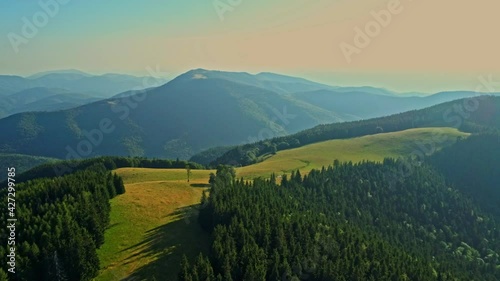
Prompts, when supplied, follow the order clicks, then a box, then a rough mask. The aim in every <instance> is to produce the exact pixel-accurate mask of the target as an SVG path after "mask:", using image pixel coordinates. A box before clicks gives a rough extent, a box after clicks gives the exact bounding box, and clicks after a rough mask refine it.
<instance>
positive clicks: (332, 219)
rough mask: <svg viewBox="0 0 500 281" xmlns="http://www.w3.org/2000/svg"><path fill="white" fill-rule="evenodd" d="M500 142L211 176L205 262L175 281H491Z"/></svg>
mask: <svg viewBox="0 0 500 281" xmlns="http://www.w3.org/2000/svg"><path fill="white" fill-rule="evenodd" d="M498 140H499V138H498V135H497V134H481V135H474V136H472V137H470V138H469V139H467V140H461V141H459V142H457V143H456V144H455V145H453V146H451V147H449V148H446V149H443V150H442V151H440V152H438V153H437V154H435V155H434V156H432V157H430V158H428V159H426V162H418V161H417V160H415V159H414V160H412V159H399V160H394V159H386V160H384V161H383V163H373V162H363V163H359V164H353V163H339V162H338V161H333V163H332V165H331V166H329V167H324V168H323V169H321V170H313V171H311V172H310V173H309V174H308V175H304V176H302V175H301V174H300V172H299V171H297V172H294V173H292V174H291V176H290V177H286V176H283V177H277V176H275V175H273V176H272V177H271V178H270V179H267V180H262V179H256V180H254V181H253V182H248V181H244V180H243V179H236V178H235V172H234V170H233V169H232V168H231V167H229V166H219V167H218V169H217V173H216V174H215V175H212V177H211V181H210V182H211V191H210V196H208V197H207V196H204V197H203V198H202V203H201V209H200V214H199V223H200V224H201V225H202V226H203V228H204V229H206V231H208V232H210V233H211V234H212V238H213V241H212V245H211V251H210V253H209V255H208V256H204V255H202V254H200V255H199V256H198V257H197V258H196V259H194V260H188V259H187V258H184V259H183V262H182V264H181V271H180V273H179V280H182V281H183V280H190V281H198V280H235V281H236V280H478V281H479V280H481V281H483V280H492V281H493V280H500V254H499V253H500V216H499V215H498V214H499V213H498V212H497V208H498V207H497V206H498V205H495V202H498V196H496V197H495V195H498V185H497V184H496V185H495V183H498V169H495V167H498V161H499V159H500V158H499V157H497V156H498V152H499V149H498V147H499V146H498V144H499V141H498ZM478 147H481V149H478ZM478 150H479V152H478V153H475V152H477V151H478ZM487 153H489V154H490V155H489V156H487V157H486V158H484V157H483V156H486V154H487ZM480 159H484V160H488V159H489V160H488V161H483V162H480V161H479V160H480ZM473 165H475V167H473ZM471 169H472V171H471ZM467 170H469V172H470V173H474V171H476V172H477V174H476V177H470V175H469V174H468V173H467ZM460 175H462V176H460ZM474 181H476V182H474ZM473 194H475V196H474V195H473ZM495 207H496V208H495Z"/></svg>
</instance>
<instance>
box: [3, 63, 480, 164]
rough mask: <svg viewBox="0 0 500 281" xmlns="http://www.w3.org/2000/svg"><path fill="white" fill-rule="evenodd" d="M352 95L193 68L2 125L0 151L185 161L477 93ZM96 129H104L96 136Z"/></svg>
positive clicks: (297, 81)
mask: <svg viewBox="0 0 500 281" xmlns="http://www.w3.org/2000/svg"><path fill="white" fill-rule="evenodd" d="M50 75H51V74H50ZM77 75H78V74H77ZM43 77H44V76H42V77H41V78H43ZM41 78H38V79H41ZM14 80H15V78H14ZM0 81H1V79H0ZM0 87H1V84H0ZM353 89H354V88H348V89H347V90H346V89H344V88H341V87H332V86H328V85H324V84H319V83H315V82H312V81H309V80H306V79H302V78H295V77H290V76H284V75H279V74H270V73H260V74H257V75H252V74H248V73H232V72H223V71H210V70H204V69H196V70H191V71H188V72H186V73H184V74H182V75H179V76H178V77H176V78H175V79H173V80H172V81H170V82H168V83H166V84H164V85H163V86H160V87H156V88H151V89H147V90H145V91H141V92H139V93H137V92H130V91H129V92H124V93H121V94H118V95H116V96H115V97H112V98H109V99H106V100H99V101H95V102H92V103H90V104H86V105H83V106H79V107H76V108H71V109H66V110H61V111H56V112H29V113H22V114H16V115H13V116H10V117H8V118H4V119H0V130H3V131H8V132H10V133H9V134H6V135H2V136H0V152H4V153H21V154H30V155H38V156H48V157H55V158H66V157H68V156H69V157H75V155H76V156H81V157H92V156H98V155H116V156H147V157H164V158H173V159H175V158H181V159H188V158H189V157H191V156H192V155H194V154H196V153H198V152H201V151H203V150H205V149H209V148H212V147H217V146H226V145H239V144H242V143H252V142H256V141H259V140H263V139H269V138H274V137H280V136H285V135H289V134H293V133H296V132H299V131H302V130H305V129H308V128H312V127H314V126H316V125H319V124H330V123H336V122H343V121H354V120H360V119H368V118H371V117H379V116H386V115H391V114H396V113H400V112H403V111H408V110H414V109H420V108H424V107H427V106H430V105H434V104H436V103H440V102H442V101H447V100H455V99H457V98H460V97H463V96H474V95H476V93H473V92H463V93H445V94H440V95H437V96H430V97H425V98H419V97H417V98H415V97H413V98H405V97H395V96H393V95H391V94H390V92H386V91H384V90H377V89H376V88H372V90H374V91H375V92H377V93H371V92H363V91H362V90H361V89H368V90H369V89H371V88H370V87H367V88H355V89H359V90H353ZM351 90H352V91H351ZM384 93H387V94H384ZM102 124H104V125H103V126H104V127H106V128H104V130H101V132H100V133H99V132H96V131H99V130H100V129H101V127H102V126H101V125H102ZM107 129H109V132H104V131H106V130H107ZM47 143H50V144H51V145H50V146H47V145H46V144H47ZM78 151H80V152H81V153H80V152H78Z"/></svg>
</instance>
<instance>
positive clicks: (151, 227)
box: [96, 168, 213, 280]
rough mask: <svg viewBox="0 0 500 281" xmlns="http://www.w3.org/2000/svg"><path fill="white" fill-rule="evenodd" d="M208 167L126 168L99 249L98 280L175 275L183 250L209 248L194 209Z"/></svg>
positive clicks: (191, 252)
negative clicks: (123, 185) (190, 168)
mask: <svg viewBox="0 0 500 281" xmlns="http://www.w3.org/2000/svg"><path fill="white" fill-rule="evenodd" d="M210 172H213V171H209V170H204V171H200V170H192V171H191V177H190V179H191V180H190V183H188V182H187V173H186V170H185V169H174V170H166V169H140V168H123V169H118V170H116V173H117V174H118V175H120V176H122V177H123V179H124V183H125V188H126V193H125V194H123V195H120V196H118V197H116V198H114V199H112V200H111V222H110V228H109V229H108V230H106V232H105V243H104V245H102V247H101V248H100V249H99V250H98V254H99V258H100V261H101V268H102V270H101V272H100V274H99V276H98V277H97V278H96V280H123V279H126V280H152V279H153V277H155V278H156V280H176V274H177V272H178V269H179V264H180V260H181V258H182V254H186V255H187V256H188V257H190V258H191V260H192V259H194V257H195V256H196V255H197V254H198V253H199V252H205V253H206V252H207V251H208V247H209V235H208V234H207V233H206V232H204V231H203V230H202V229H201V228H200V226H199V224H198V223H197V221H196V208H194V206H195V205H196V204H198V203H199V202H200V198H201V194H202V192H203V190H205V186H206V184H207V183H208V179H209V174H210Z"/></svg>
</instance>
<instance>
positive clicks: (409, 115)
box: [199, 96, 500, 166]
mask: <svg viewBox="0 0 500 281" xmlns="http://www.w3.org/2000/svg"><path fill="white" fill-rule="evenodd" d="M472 105H473V106H472ZM424 127H454V128H457V129H460V130H461V131H463V132H479V131H484V130H491V129H495V128H496V129H500V97H493V96H480V97H477V98H471V99H462V100H457V101H452V102H448V103H444V104H440V105H436V106H433V107H430V108H426V109H422V110H415V111H409V112H405V113H401V114H396V115H392V116H387V117H381V118H374V119H369V120H362V121H354V122H346V123H339V124H329V125H319V126H317V127H314V128H312V129H308V130H304V131H302V132H299V133H297V134H294V135H290V136H286V137H279V138H274V139H270V140H265V141H260V142H256V143H253V144H247V145H242V146H237V147H235V148H232V149H231V150H229V151H227V152H225V153H224V154H223V155H222V156H220V157H219V158H217V159H216V160H215V161H214V162H213V163H212V164H213V165H218V164H231V165H236V166H237V165H243V166H244V165H249V164H253V163H256V162H259V161H261V160H262V156H263V155H266V154H268V153H274V152H276V151H280V150H285V149H290V148H296V147H301V146H304V145H307V144H311V143H315V142H320V141H325V140H331V139H346V138H352V137H359V136H365V135H372V134H377V133H381V132H397V131H402V130H406V129H412V128H424ZM199 158H201V157H199Z"/></svg>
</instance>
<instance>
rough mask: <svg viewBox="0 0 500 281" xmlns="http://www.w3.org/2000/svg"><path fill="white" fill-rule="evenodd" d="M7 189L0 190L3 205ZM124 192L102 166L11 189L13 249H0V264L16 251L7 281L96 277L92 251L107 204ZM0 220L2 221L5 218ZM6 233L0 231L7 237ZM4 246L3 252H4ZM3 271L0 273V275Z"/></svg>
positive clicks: (104, 221) (96, 261)
mask: <svg viewBox="0 0 500 281" xmlns="http://www.w3.org/2000/svg"><path fill="white" fill-rule="evenodd" d="M7 192H8V190H6V189H2V190H0V197H1V198H2V201H3V202H7V198H6V197H7ZM124 192H125V187H124V184H123V181H122V179H121V178H120V177H118V176H117V175H116V174H114V175H113V174H112V173H111V172H109V171H108V169H107V167H105V166H104V165H103V164H102V163H100V164H94V165H92V166H90V167H87V169H85V170H80V171H77V172H74V173H72V174H69V175H65V176H63V177H53V178H42V179H36V180H30V181H27V182H25V183H21V184H16V190H15V203H16V209H15V217H16V219H17V222H16V228H15V233H16V241H15V242H16V244H15V245H12V246H8V245H6V244H2V245H0V262H1V263H2V264H3V265H6V264H7V262H8V257H7V254H8V253H9V248H10V247H15V249H16V267H15V271H16V273H15V274H11V273H9V277H10V278H11V279H12V280H27V281H31V280H91V279H92V278H94V277H96V276H97V273H98V270H99V259H98V256H97V252H96V249H97V248H99V247H100V246H101V245H102V244H103V242H104V231H105V229H106V228H107V226H108V224H109V219H110V218H109V214H110V204H109V199H111V198H113V197H115V196H116V195H118V194H122V193H124ZM0 216H1V217H0V219H1V220H2V221H4V222H6V221H7V218H8V217H7V213H6V212H2V213H1V215H0ZM7 231H8V230H7V229H6V228H5V227H3V228H2V229H1V230H0V233H1V234H0V235H1V236H2V237H7V235H8V233H7ZM7 247H9V248H7ZM1 275H3V276H4V277H5V272H4V271H3V269H0V276H1Z"/></svg>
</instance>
